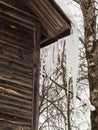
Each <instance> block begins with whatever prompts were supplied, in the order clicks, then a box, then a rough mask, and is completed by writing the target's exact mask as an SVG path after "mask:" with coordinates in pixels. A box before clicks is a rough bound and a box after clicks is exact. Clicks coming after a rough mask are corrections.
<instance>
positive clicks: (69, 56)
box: [55, 0, 79, 108]
mask: <svg viewBox="0 0 98 130" xmlns="http://www.w3.org/2000/svg"><path fill="white" fill-rule="evenodd" d="M55 1H56V2H57V4H58V5H59V6H60V7H61V8H62V10H63V11H64V12H65V14H66V16H67V17H68V18H69V19H70V21H71V34H70V35H69V36H67V37H66V38H65V40H66V70H67V89H68V90H69V80H70V78H71V77H72V80H73V102H74V108H75V107H76V91H77V77H78V64H79V61H78V59H79V58H78V56H79V32H78V29H77V23H76V21H75V19H74V17H73V14H72V12H71V9H70V7H69V6H68V5H67V1H65V0H55Z"/></svg>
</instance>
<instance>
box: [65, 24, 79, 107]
mask: <svg viewBox="0 0 98 130" xmlns="http://www.w3.org/2000/svg"><path fill="white" fill-rule="evenodd" d="M71 28H72V32H71V34H70V35H69V36H67V37H65V40H66V70H67V74H66V75H67V77H66V78H67V90H68V91H69V81H70V78H72V85H73V102H74V109H75V107H76V92H77V77H78V64H79V33H78V30H77V28H76V27H75V26H74V25H73V24H72V26H71Z"/></svg>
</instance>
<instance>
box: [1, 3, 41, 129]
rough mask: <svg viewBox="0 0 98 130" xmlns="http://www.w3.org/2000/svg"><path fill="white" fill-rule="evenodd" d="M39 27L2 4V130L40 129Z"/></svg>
mask: <svg viewBox="0 0 98 130" xmlns="http://www.w3.org/2000/svg"><path fill="white" fill-rule="evenodd" d="M39 32H40V31H39V27H38V24H36V22H35V21H34V18H33V17H32V16H30V15H29V14H27V13H25V12H21V11H20V10H17V9H16V8H12V7H10V6H8V5H6V4H4V3H2V2H1V3H0V130H36V129H37V125H38V124H37V121H38V119H37V115H38V79H39V49H40V48H39V43H40V37H39V35H40V34H39Z"/></svg>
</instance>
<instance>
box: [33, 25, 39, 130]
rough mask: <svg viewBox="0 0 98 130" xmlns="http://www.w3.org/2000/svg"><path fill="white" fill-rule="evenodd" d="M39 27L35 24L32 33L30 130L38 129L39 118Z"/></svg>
mask: <svg viewBox="0 0 98 130" xmlns="http://www.w3.org/2000/svg"><path fill="white" fill-rule="evenodd" d="M40 37H41V36H40V25H39V24H38V23H37V24H36V28H35V33H34V55H33V61H34V63H33V89H34V91H33V104H32V105H33V106H32V108H33V113H32V117H33V118H32V130H37V129H38V117H39V69H40Z"/></svg>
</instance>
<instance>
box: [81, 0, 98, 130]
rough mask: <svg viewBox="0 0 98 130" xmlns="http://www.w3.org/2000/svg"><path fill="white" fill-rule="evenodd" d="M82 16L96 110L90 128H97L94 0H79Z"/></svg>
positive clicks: (97, 44)
mask: <svg viewBox="0 0 98 130" xmlns="http://www.w3.org/2000/svg"><path fill="white" fill-rule="evenodd" d="M80 6H81V9H82V13H83V16H84V29H85V49H86V58H87V63H88V80H89V85H90V95H91V102H92V104H93V105H94V106H95V107H96V110H95V111H93V112H92V113H91V123H92V130H98V41H97V40H96V16H95V0H81V1H80Z"/></svg>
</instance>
